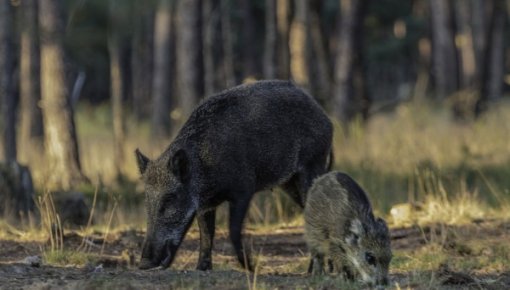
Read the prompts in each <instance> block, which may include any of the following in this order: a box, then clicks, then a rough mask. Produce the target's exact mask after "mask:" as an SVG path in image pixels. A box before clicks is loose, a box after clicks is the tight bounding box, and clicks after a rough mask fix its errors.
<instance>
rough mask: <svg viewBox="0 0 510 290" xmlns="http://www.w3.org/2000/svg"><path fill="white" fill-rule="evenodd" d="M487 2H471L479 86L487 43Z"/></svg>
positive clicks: (481, 0) (472, 0) (475, 0)
mask: <svg viewBox="0 0 510 290" xmlns="http://www.w3.org/2000/svg"><path fill="white" fill-rule="evenodd" d="M484 2H485V0H471V27H472V35H473V47H474V51H475V60H476V78H475V79H476V80H477V82H478V84H477V85H478V86H479V85H480V81H481V80H480V79H481V77H482V69H483V67H484V66H483V63H484V61H483V57H484V51H485V45H486V44H485V41H486V40H487V27H486V26H487V24H486V22H487V15H486V9H485V5H484Z"/></svg>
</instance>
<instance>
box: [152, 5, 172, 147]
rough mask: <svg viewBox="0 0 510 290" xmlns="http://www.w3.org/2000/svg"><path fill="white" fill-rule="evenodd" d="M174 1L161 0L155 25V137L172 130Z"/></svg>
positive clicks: (153, 87) (153, 103)
mask: <svg viewBox="0 0 510 290" xmlns="http://www.w3.org/2000/svg"><path fill="white" fill-rule="evenodd" d="M172 6H173V5H172V1H171V0H160V1H159V6H158V9H157V12H156V21H155V27H154V79H153V86H152V91H153V101H152V135H153V136H154V137H169V136H170V134H171V133H172V132H171V131H170V129H171V128H170V126H171V120H170V98H171V93H172V90H173V86H172V76H173V75H174V68H173V65H174V64H173V62H172V61H171V58H172V55H173V54H174V46H173V45H172V30H173V26H174V23H173V21H172V18H173V15H172V10H173V7H172Z"/></svg>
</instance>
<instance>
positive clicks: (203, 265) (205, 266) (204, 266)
mask: <svg viewBox="0 0 510 290" xmlns="http://www.w3.org/2000/svg"><path fill="white" fill-rule="evenodd" d="M197 270H200V271H209V270H212V262H211V260H203V261H199V262H198V265H197Z"/></svg>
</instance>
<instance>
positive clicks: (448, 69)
mask: <svg viewBox="0 0 510 290" xmlns="http://www.w3.org/2000/svg"><path fill="white" fill-rule="evenodd" d="M429 4H430V15H431V27H432V54H433V55H432V75H433V76H434V83H435V88H436V96H437V98H439V99H443V98H445V97H447V96H448V95H450V94H451V93H453V92H454V91H455V90H456V89H457V69H456V67H457V66H456V56H455V46H454V38H453V34H452V29H451V17H450V13H451V12H450V1H449V0H429Z"/></svg>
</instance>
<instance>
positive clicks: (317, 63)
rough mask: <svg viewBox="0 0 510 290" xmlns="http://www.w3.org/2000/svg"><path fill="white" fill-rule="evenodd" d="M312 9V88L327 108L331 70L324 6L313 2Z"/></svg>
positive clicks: (318, 2) (319, 2)
mask: <svg viewBox="0 0 510 290" xmlns="http://www.w3.org/2000/svg"><path fill="white" fill-rule="evenodd" d="M311 4H312V6H311V8H310V32H309V33H310V40H311V44H312V45H311V57H312V59H313V60H314V61H312V62H310V68H309V69H310V70H311V71H312V74H311V77H310V86H311V90H312V92H313V95H314V96H315V97H316V98H317V99H318V100H319V102H320V103H321V104H322V105H323V106H325V105H327V103H328V102H329V98H330V95H331V92H330V90H331V89H330V84H331V82H332V80H331V77H330V70H329V66H328V55H327V49H326V47H325V41H324V36H323V34H324V33H323V31H322V29H321V25H320V22H321V21H320V19H321V15H320V13H321V10H322V4H323V2H321V1H312V3H311Z"/></svg>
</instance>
